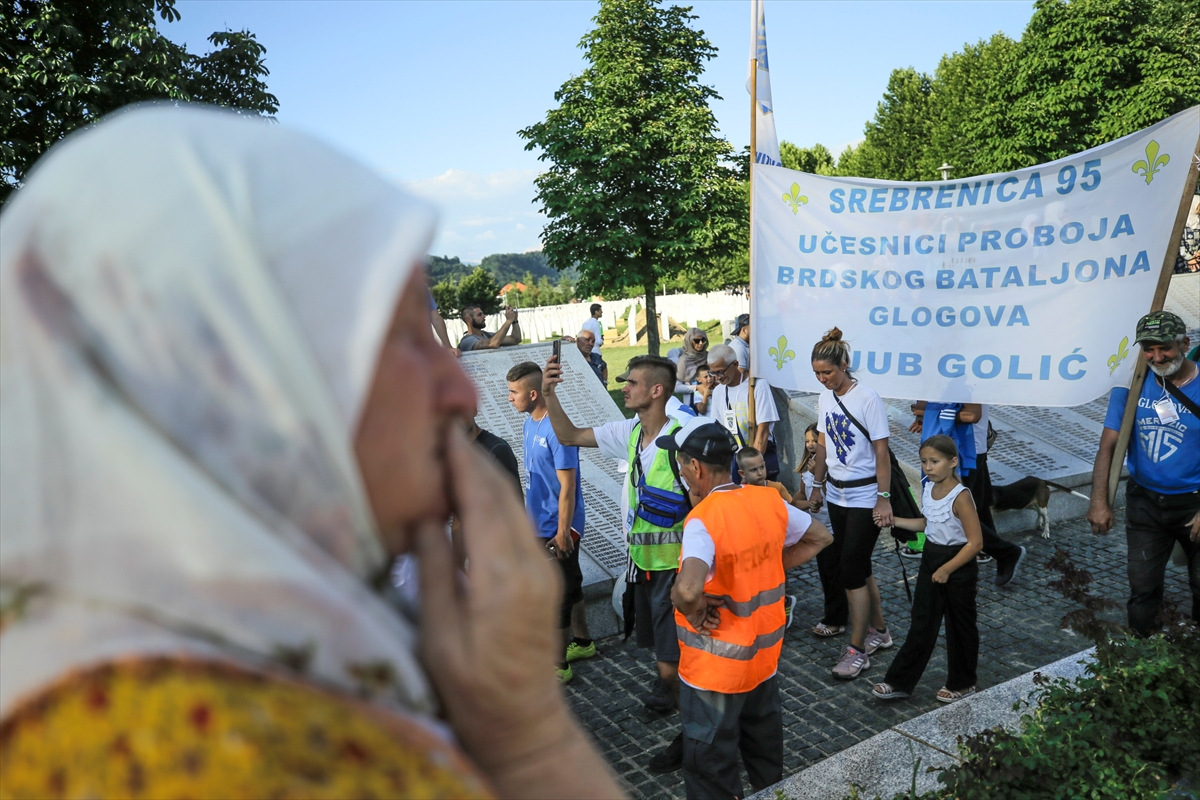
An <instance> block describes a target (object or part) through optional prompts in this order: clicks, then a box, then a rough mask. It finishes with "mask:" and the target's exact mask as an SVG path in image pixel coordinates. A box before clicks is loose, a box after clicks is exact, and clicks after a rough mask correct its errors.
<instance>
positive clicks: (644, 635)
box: [632, 569, 679, 663]
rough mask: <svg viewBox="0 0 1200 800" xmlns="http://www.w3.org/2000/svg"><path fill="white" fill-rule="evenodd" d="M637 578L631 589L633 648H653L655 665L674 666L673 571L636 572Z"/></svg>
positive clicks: (676, 641)
mask: <svg viewBox="0 0 1200 800" xmlns="http://www.w3.org/2000/svg"><path fill="white" fill-rule="evenodd" d="M647 575H649V576H650V577H649V579H648V580H647V579H646V576H647ZM638 578H639V580H638V582H637V583H635V584H634V585H633V587H632V588H633V602H634V611H633V617H634V626H635V627H636V628H637V645H638V647H653V648H654V659H655V660H656V661H665V662H668V663H678V661H679V634H678V633H677V632H676V630H675V605H674V604H673V603H672V602H671V587H672V586H674V585H675V570H673V569H667V570H662V571H660V572H649V573H647V572H644V571H642V570H638Z"/></svg>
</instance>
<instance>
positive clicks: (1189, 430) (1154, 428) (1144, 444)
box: [1104, 373, 1200, 494]
mask: <svg viewBox="0 0 1200 800" xmlns="http://www.w3.org/2000/svg"><path fill="white" fill-rule="evenodd" d="M1179 391H1180V393H1182V394H1183V395H1185V396H1186V397H1187V398H1188V399H1189V400H1191V401H1192V402H1193V403H1196V404H1197V405H1200V378H1195V379H1193V380H1192V381H1191V382H1190V383H1188V384H1187V385H1186V386H1181V387H1179ZM1163 397H1166V398H1168V399H1169V400H1170V401H1171V404H1172V405H1173V406H1175V413H1176V414H1178V415H1179V419H1177V420H1175V421H1174V422H1161V421H1159V418H1158V412H1156V411H1155V410H1154V404H1155V403H1157V402H1158V401H1159V400H1160V399H1162V398H1163ZM1128 398H1129V390H1128V389H1125V388H1122V387H1118V388H1116V389H1113V390H1112V395H1111V396H1110V397H1109V398H1108V414H1106V415H1105V417H1104V427H1106V428H1109V429H1110V430H1114V431H1119V430H1121V417H1122V416H1123V415H1124V413H1125V401H1126V400H1127V399H1128ZM1133 432H1134V434H1135V435H1136V438H1137V442H1136V444H1135V443H1134V442H1132V441H1131V442H1130V443H1129V450H1128V452H1127V454H1126V456H1125V464H1126V466H1127V467H1128V468H1129V474H1130V475H1131V476H1133V479H1134V481H1136V482H1137V484H1138V485H1139V486H1144V487H1146V488H1147V489H1150V490H1151V491H1155V492H1158V493H1159V494H1183V493H1184V492H1194V491H1196V489H1200V420H1197V419H1196V416H1195V415H1194V414H1193V413H1192V412H1191V411H1188V410H1187V409H1186V408H1184V406H1183V404H1182V403H1180V402H1179V401H1178V400H1176V399H1175V398H1173V397H1171V395H1169V394H1167V392H1166V390H1165V389H1163V388H1162V385H1161V384H1160V383H1159V382H1158V379H1157V378H1156V376H1155V375H1154V374H1153V373H1151V374H1149V375H1147V376H1146V382H1145V383H1144V384H1142V394H1141V397H1140V398H1139V399H1138V408H1137V414H1136V415H1135V417H1134V420H1133Z"/></svg>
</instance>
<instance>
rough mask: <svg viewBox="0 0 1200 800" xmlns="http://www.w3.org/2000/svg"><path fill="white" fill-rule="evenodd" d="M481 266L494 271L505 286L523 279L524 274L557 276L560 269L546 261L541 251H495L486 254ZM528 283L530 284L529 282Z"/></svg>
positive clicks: (493, 274)
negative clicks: (488, 254)
mask: <svg viewBox="0 0 1200 800" xmlns="http://www.w3.org/2000/svg"><path fill="white" fill-rule="evenodd" d="M479 266H481V267H483V268H484V269H486V270H487V271H488V272H490V273H492V277H493V278H495V279H496V281H497V282H498V283H499V284H500V285H501V286H503V285H504V284H506V283H511V282H513V281H518V280H521V276H522V275H533V277H534V278H541V277H543V276H545V277H548V278H557V277H558V270H556V269H554V267H552V266H550V264H549V263H547V261H546V255H545V254H544V253H542V252H541V251H537V252H533V253H493V254H492V255H490V256H484V257H483V261H480V262H479ZM527 285H528V284H527Z"/></svg>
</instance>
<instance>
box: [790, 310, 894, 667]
mask: <svg viewBox="0 0 1200 800" xmlns="http://www.w3.org/2000/svg"><path fill="white" fill-rule="evenodd" d="M812 366H813V372H814V373H815V374H816V376H817V380H818V381H820V382H821V385H822V386H824V387H825V391H823V392H821V395H820V399H819V400H818V405H817V434H818V440H817V455H816V463H815V465H814V467H813V487H812V491H811V493H810V494H809V508H810V509H811V510H813V511H817V510H820V508H821V505H822V503H823V502H824V501H825V497H824V494H825V491H826V485H827V484H828V494H829V497H828V500H829V519H830V521H831V522H832V523H833V544H832V545H830V546H829V547H826V548H825V549H824V550H823V551H821V555H819V556H818V559H817V569H818V571H819V572H820V575H821V586H822V587H823V588H824V589H825V592H826V616H827V619H825V620H822V622H821V623H820V624H818V625H817V626H816V627H814V628H813V633H815V634H816V635H818V636H836V635H837V634H839V633H841V632H842V631H843V630H844V628H843V623H842V622H841V620H842V619H847V618H848V621H849V623H850V644H849V645H847V646H846V648H845V650H843V651H842V655H841V657H840V658H839V659H838V663H837V665H836V666H834V668H833V676H834V677H835V678H841V679H842V680H850V679H852V678H857V677H858V676H859V674H860V673H861V672H862V671H863V670H864V669H867V668H868V667H870V666H871V660H870V658H869V656H870V655H871V654H872V653H874V652H875V651H876V650H883V649H887V648H889V647H891V646H892V637H891V634H889V633H888V630H887V625H886V624H885V623H884V620H883V608H882V606H881V604H880V600H879V586H878V585H877V584H876V583H875V578H874V577H873V576H872V575H871V554H872V552H873V551H874V549H875V542H876V541H878V539H879V529H880V528H881V527H886V526H888V525H891V524H892V504H891V500H890V498H889V495H888V487H889V486H891V481H892V464H891V457H890V456H889V454H888V434H889V430H888V418H887V408H886V407H885V406H884V404H883V400H882V399H881V398H880V397H879V395H878V394H876V393H875V392H874V391H873V390H871V389H868V388H867V387H866V386H863V385H861V384H860V383H859V382H858V379H857V378H855V377H854V376H853V375H851V374H850V345H849V343H847V342H844V341H842V332H841V331H840V330H838V329H837V328H834V329H833V330H831V331H829V332H828V333H826V334H825V336H824V337H823V338H822V339H821V341H819V342H817V344H816V346H815V347H813V351H812ZM842 591H844V592H845V597H846V607H845V608H846V612H847V613H846V614H843V615H841V618H840V619H839V618H838V616H839V612H840V609H839V607H838V602H839V600H840V597H839V594H840V592H842ZM830 614H832V615H833V618H832V619H831V618H828V617H830Z"/></svg>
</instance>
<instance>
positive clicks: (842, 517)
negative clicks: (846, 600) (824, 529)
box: [825, 503, 879, 591]
mask: <svg viewBox="0 0 1200 800" xmlns="http://www.w3.org/2000/svg"><path fill="white" fill-rule="evenodd" d="M825 508H826V509H827V510H828V511H829V522H830V524H831V525H832V527H833V535H834V537H835V539H837V540H839V541H838V549H839V550H840V555H841V559H840V565H839V566H840V568H841V582H842V586H843V587H845V589H846V590H847V591H853V590H854V589H861V588H863V587H864V586H866V585H867V578H869V577H871V555H872V554H873V553H874V552H875V542H877V541H879V526H878V525H876V524H875V517H874V509H871V508H847V507H846V506H839V505H835V504H834V503H828V504H827V505H826V506H825Z"/></svg>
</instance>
